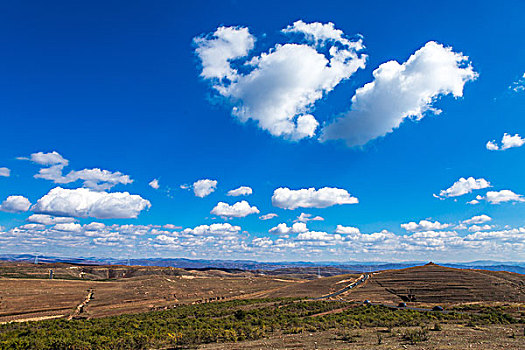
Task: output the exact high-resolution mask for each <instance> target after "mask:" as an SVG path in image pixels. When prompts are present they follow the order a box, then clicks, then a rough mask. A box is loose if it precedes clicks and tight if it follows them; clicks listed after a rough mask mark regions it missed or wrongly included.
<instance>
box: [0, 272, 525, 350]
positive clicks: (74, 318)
mask: <svg viewBox="0 0 525 350" xmlns="http://www.w3.org/2000/svg"><path fill="white" fill-rule="evenodd" d="M50 269H51V270H53V273H54V279H49V278H48V275H49V270H50ZM361 276H362V275H361V274H345V275H337V276H330V277H323V278H315V276H313V275H309V274H298V273H289V274H283V275H265V274H260V273H252V272H247V271H230V272H226V271H221V270H205V271H203V270H183V269H177V268H164V267H139V266H77V265H69V264H40V265H33V264H27V263H2V264H0V340H1V339H2V338H1V337H2V332H3V330H2V328H1V327H2V326H1V324H4V326H5V327H7V326H8V324H9V323H10V322H13V321H14V322H17V323H18V322H24V321H40V320H50V321H43V322H44V323H43V325H44V324H46V323H45V322H54V321H51V320H54V319H65V320H68V319H69V320H71V321H69V322H89V320H97V319H101V320H105V321H103V322H106V323H107V322H109V323H111V322H113V321H111V320H113V319H115V320H118V322H121V320H120V319H117V318H114V317H115V316H118V315H130V314H136V315H140V316H139V318H137V319H136V320H135V321H134V322H138V323H139V324H141V322H144V324H145V323H147V322H146V321H140V320H147V318H148V317H149V316H148V315H151V317H154V318H159V317H167V316H163V315H164V314H162V312H168V313H169V312H172V311H176V310H183V311H180V313H179V314H178V315H179V316H177V317H192V318H197V320H198V316H197V315H198V314H199V312H201V311H198V310H201V309H200V308H204V309H202V310H208V309H206V306H205V305H204V304H206V305H208V304H209V305H210V306H211V305H212V304H214V305H217V310H222V309H221V307H224V308H225V310H229V311H231V315H229V314H228V313H227V311H224V310H223V311H220V312H219V311H217V310H216V311H214V312H215V314H216V315H219V314H220V315H222V316H220V317H226V318H227V319H228V320H229V317H231V320H232V321H231V322H232V326H231V327H233V328H231V331H232V332H237V333H235V334H236V335H232V336H224V337H219V338H220V339H219V338H213V337H211V338H203V337H201V338H198V339H197V338H192V341H191V342H188V341H186V340H184V341H182V340H180V339H179V340H180V342H178V341H179V340H177V341H173V342H172V343H170V344H172V346H171V347H170V346H166V344H165V343H163V342H159V341H158V340H156V341H155V342H148V341H144V343H140V342H134V343H133V344H135V345H136V346H135V345H133V346H134V347H133V348H140V349H142V348H144V349H147V348H159V349H160V348H166V349H167V348H196V347H201V348H203V349H316V348H318V349H369V348H378V349H471V348H472V349H499V348H501V349H503V348H504V349H524V348H525V337H524V332H525V330H524V324H523V322H524V321H523V320H524V319H525V312H524V309H525V303H524V301H523V298H524V294H525V276H524V275H521V274H516V273H508V272H492V271H484V270H464V269H453V268H446V267H442V266H438V265H434V264H427V265H425V266H419V267H414V268H408V269H402V270H388V271H381V272H375V273H371V274H370V275H369V278H368V279H366V281H365V282H364V283H362V284H359V285H357V286H355V288H352V289H348V290H346V291H344V292H343V293H341V294H339V295H337V296H333V297H329V298H323V297H324V296H327V295H329V294H331V293H334V292H337V291H340V290H344V288H345V287H347V286H348V285H349V284H351V283H353V282H354V281H356V280H357V279H359V278H360V277H361ZM283 298H284V299H283ZM290 298H294V299H290ZM315 298H321V299H319V300H317V301H311V300H312V299H315ZM365 299H366V300H370V301H371V303H372V304H373V306H372V307H370V308H369V310H372V311H370V312H371V313H372V314H373V315H372V314H371V315H367V311H366V310H367V308H366V307H365V308H364V309H363V307H364V306H363V305H362V301H363V300H365ZM254 300H261V301H260V302H256V301H254ZM278 300H297V302H299V300H302V301H300V302H299V304H294V303H296V302H295V301H288V302H287V303H288V304H279V303H282V302H278ZM243 301H245V303H246V304H242V303H244V302H243ZM238 302H241V304H238ZM401 302H404V303H406V305H407V308H408V310H407V309H405V308H404V307H403V308H396V306H397V305H398V304H399V303H401ZM228 303H230V304H228ZM232 303H233V304H232ZM236 303H237V304H236ZM290 303H291V304H290ZM303 303H306V304H305V305H309V303H311V305H312V306H311V307H312V311H311V314H308V313H304V312H303V311H300V312H299V314H298V315H297V317H295V316H294V315H293V312H295V311H290V312H287V313H284V314H283V315H278V316H276V317H282V322H281V324H282V327H281V326H280V325H279V321H276V320H273V319H271V318H269V317H270V316H268V315H267V314H265V312H267V311H265V310H266V309H268V310H272V308H275V307H279V306H276V305H282V306H280V307H283V308H291V309H290V310H295V308H294V307H292V306H291V305H297V306H296V307H297V308H298V309H297V310H303V309H301V308H304V307H307V306H304V305H303ZM323 303H325V304H326V305H325V306H323ZM192 305H193V306H192ZM243 305H244V306H243ZM300 305H302V306H301V308H299V306H300ZM376 305H377V306H376ZM435 305H440V306H442V307H444V308H445V312H444V313H443V314H442V316H439V317H436V316H435V315H437V314H435V313H432V312H430V311H427V310H428V309H430V308H432V307H433V306H435ZM192 308H194V309H195V311H192V310H193V309H192ZM235 308H237V309H235ZM163 310H167V311H163ZM213 310H215V309H213ZM239 310H242V311H239ZM254 310H255V311H254ZM276 310H277V309H276ZM283 310H284V309H283ZM252 311H253V312H252ZM451 311H452V313H449V312H451ZM177 312H179V311H177ZM202 312H204V313H203V315H206V319H207V320H208V321H209V322H212V321H213V322H215V321H217V319H215V318H214V317H219V316H210V314H209V312H210V311H202ZM250 312H252V313H253V315H252V316H250V315H251V314H250ZM283 312H284V311H283ZM301 312H303V313H301ZM245 313H246V314H247V315H248V316H246V317H247V318H246V320H250V322H251V323H250V327H251V328H250V329H249V331H250V332H255V333H253V334H252V333H250V335H246V334H245V335H242V334H244V333H242V332H241V333H239V332H240V331H239V329H237V328H236V330H235V329H234V328H235V327H239V326H238V325H241V326H242V323H243V322H244V321H243V320H244V317H245V316H244V315H245ZM402 313H406V314H402ZM418 313H421V315H424V316H417V315H416V314H418ZM215 314H214V315H215ZM440 314H441V313H440ZM167 315H171V314H167ZM188 315H190V316H188ZM259 315H263V316H259ZM400 315H401V316H400ZM414 315H415V316H414ZM372 316H373V317H372ZM108 317H109V318H108ZM112 317H113V318H112ZM119 317H120V316H119ZM170 317H174V316H170ZM250 317H251V318H250ZM258 317H261V320H263V319H264V320H267V321H260V322H259V321H257V318H258ZM265 317H266V318H265ZM346 317H348V320H350V319H352V321H351V322H350V321H348V322H347V321H346V320H347V318H346ZM367 317H368V318H367ZM399 317H401V318H399ZM376 319H378V320H376ZM390 320H391V322H390ZM400 320H403V321H400ZM407 320H409V321H407ZM234 321H235V322H234ZM60 322H62V321H60ZM66 322H67V321H66ZM115 322H117V321H115ZM156 322H157V321H156ZM163 322H164V321H163ZM228 322H230V321H228ZM258 322H259V323H260V324H259V323H258ZM264 322H268V323H267V324H265V323H264ZM273 322H277V323H275V324H274V323H273ZM396 322H398V324H396ZM324 323H326V326H323V324H324ZM27 324H28V326H27V328H25V329H26V330H25V331H22V330H21V329H14V328H13V327H12V326H10V327H7V328H5V330H4V331H5V332H6V333H4V335H6V334H7V333H8V332H11V333H9V334H10V335H9V336H10V337H11V338H13V337H15V338H16V337H18V336H17V334H26V333H24V332H30V333H31V332H32V331H34V329H35V328H34V327H35V326H33V324H37V323H34V322H30V323H27ZM72 324H74V325H78V327H83V326H82V324H80V323H72ZM210 324H212V323H209V324H207V325H205V324H202V325H200V326H199V327H211V326H210ZM233 324H235V325H237V326H233ZM284 324H286V326H285V325H284ZM303 324H304V325H303ZM163 325H164V326H165V324H164V323H163ZM24 327H26V326H24ZM53 327H55V325H53ZM61 327H62V326H61ZM166 327H169V324H168V325H167V326H166ZM174 327H175V326H174ZM177 327H179V326H177ZM192 327H197V326H195V325H193V326H192ZM221 327H222V326H221ZM257 327H259V328H260V329H259V330H258V328H257ZM195 329H196V328H195ZM224 331H225V330H224V329H222V328H221V332H224ZM227 331H228V328H227V329H226V332H227ZM247 331H248V328H246V332H247ZM17 332H22V333H17ZM27 334H29V333H27ZM35 334H36V333H35ZM167 334H172V333H167ZM228 334H230V333H228ZM232 334H233V333H232ZM230 335H231V334H230ZM170 336H171V335H170ZM11 338H10V339H11ZM6 339H7V336H6ZM185 339H186V338H185ZM210 339H212V340H210ZM11 340H12V339H11ZM133 341H135V340H133ZM1 344H2V343H0V348H2V346H1ZM4 344H8V343H4ZM9 344H11V346H12V347H13V348H28V349H29V348H31V346H30V345H28V346H29V347H23V346H21V345H20V346H18V345H17V346H18V347H14V345H12V344H15V343H9ZM16 344H18V343H16ZM28 344H29V343H28ZM39 344H40V343H39ZM61 344H65V343H61ZM97 344H98V343H97ZM108 344H110V343H108ZM111 344H113V343H111ZM152 344H157V345H152ZM158 344H164V345H158ZM5 346H7V345H5ZM39 346H40V347H39V348H46V349H47V348H57V349H60V348H71V349H83V348H82V347H78V346H79V345H78V346H77V347H66V345H62V346H61V345H56V346H55V345H52V346H48V345H45V346H44V345H39ZM53 346H55V347H53ZM97 346H98V345H97ZM126 347H127V346H124V347H122V348H126ZM6 348H10V347H6ZM86 348H90V347H89V346H88V347H86ZM94 348H108V349H109V348H117V347H115V345H114V344H113V345H108V347H104V346H102V347H94Z"/></svg>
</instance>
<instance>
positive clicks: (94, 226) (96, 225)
mask: <svg viewBox="0 0 525 350" xmlns="http://www.w3.org/2000/svg"><path fill="white" fill-rule="evenodd" d="M83 228H84V230H85V231H102V230H104V229H105V228H106V225H104V224H103V223H101V222H91V223H89V224H87V225H84V227H83Z"/></svg>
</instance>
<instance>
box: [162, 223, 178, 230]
mask: <svg viewBox="0 0 525 350" xmlns="http://www.w3.org/2000/svg"><path fill="white" fill-rule="evenodd" d="M162 227H163V228H166V229H168V230H178V229H180V228H182V227H180V226H176V225H173V224H166V225H164V226H162Z"/></svg>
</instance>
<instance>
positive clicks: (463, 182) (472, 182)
mask: <svg viewBox="0 0 525 350" xmlns="http://www.w3.org/2000/svg"><path fill="white" fill-rule="evenodd" d="M487 187H491V185H490V182H488V181H487V180H485V179H483V178H479V179H475V178H473V177H472V176H471V177H469V178H467V179H465V178H463V177H462V178H460V179H459V180H458V181H456V182H454V184H452V186H450V187H449V188H447V189H446V190H441V191H440V192H439V196H438V195H434V197H436V198H440V199H443V198H449V197H458V196H462V195H464V194H467V193H471V192H472V191H473V190H480V189H483V188H487Z"/></svg>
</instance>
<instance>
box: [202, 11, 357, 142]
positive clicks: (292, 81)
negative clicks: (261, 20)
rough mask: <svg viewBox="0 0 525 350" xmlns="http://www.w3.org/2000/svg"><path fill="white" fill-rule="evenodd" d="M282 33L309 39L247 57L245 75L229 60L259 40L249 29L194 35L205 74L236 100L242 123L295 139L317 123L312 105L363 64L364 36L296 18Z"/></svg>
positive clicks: (234, 111) (231, 100) (234, 110)
mask: <svg viewBox="0 0 525 350" xmlns="http://www.w3.org/2000/svg"><path fill="white" fill-rule="evenodd" d="M283 33H285V34H287V35H290V34H299V35H301V36H303V37H304V39H306V42H305V43H288V44H283V45H281V44H277V45H275V47H273V48H272V49H271V50H269V51H268V52H265V53H262V54H260V55H259V56H252V57H251V58H247V59H246V60H244V62H243V63H244V65H243V69H244V70H245V71H246V73H244V74H241V73H239V71H238V70H237V69H235V68H234V67H233V66H232V64H231V62H232V60H233V59H236V58H241V57H245V56H247V54H248V52H249V51H250V50H251V49H252V48H253V44H254V41H255V39H254V38H253V36H251V35H250V34H249V32H248V29H247V28H239V27H227V28H225V27H221V28H219V29H218V30H217V31H216V32H215V33H214V36H211V37H210V36H209V37H200V38H196V39H195V43H196V45H197V49H196V53H197V55H198V56H199V58H200V59H201V61H202V65H203V71H202V73H201V76H203V77H204V78H207V79H210V80H211V82H212V84H213V87H214V88H215V89H216V90H217V92H218V93H219V94H220V95H222V96H223V97H225V98H226V99H227V100H228V102H229V103H230V104H232V105H233V108H232V114H233V115H234V116H236V117H237V118H238V119H239V120H240V121H241V122H247V121H248V120H254V121H255V122H257V123H258V125H259V127H260V128H262V129H264V130H266V131H268V132H269V133H270V134H272V135H273V136H281V137H285V138H288V139H291V140H299V139H302V138H306V137H313V136H314V135H315V131H316V129H317V127H318V125H319V122H318V121H317V120H316V119H315V117H314V116H313V115H312V114H310V110H311V109H312V108H313V106H314V104H315V103H316V101H318V100H319V99H321V98H322V97H323V96H325V95H326V94H327V93H329V92H330V91H332V90H333V89H334V88H335V86H337V85H338V84H339V83H340V82H341V81H342V80H344V79H348V78H349V77H350V76H351V75H352V74H354V73H355V72H356V71H357V70H358V69H359V68H364V66H365V61H366V56H365V55H362V54H358V52H359V51H360V50H361V49H362V43H361V40H357V41H351V40H349V39H347V38H345V37H344V34H343V33H342V31H340V30H336V29H335V28H334V25H333V24H332V23H327V24H322V23H304V22H302V21H297V22H295V23H294V24H293V25H292V26H288V27H287V28H286V29H284V30H283ZM226 34H227V37H226ZM304 39H303V40H301V41H302V42H304V41H305V40H304ZM321 49H322V50H321ZM223 78H226V79H227V81H225V80H224V79H223Z"/></svg>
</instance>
